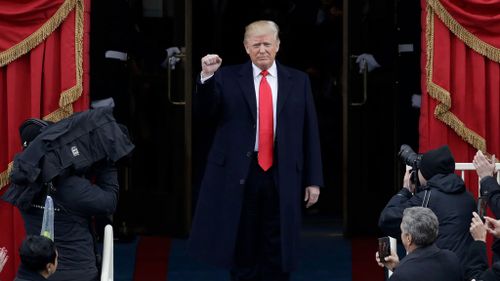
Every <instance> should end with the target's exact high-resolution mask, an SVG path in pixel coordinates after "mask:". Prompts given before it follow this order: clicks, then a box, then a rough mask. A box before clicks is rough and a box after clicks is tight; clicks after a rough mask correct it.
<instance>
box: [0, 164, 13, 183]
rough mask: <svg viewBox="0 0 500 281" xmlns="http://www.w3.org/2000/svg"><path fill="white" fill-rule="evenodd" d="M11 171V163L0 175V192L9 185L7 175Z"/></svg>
mask: <svg viewBox="0 0 500 281" xmlns="http://www.w3.org/2000/svg"><path fill="white" fill-rule="evenodd" d="M10 171H12V162H10V163H9V165H8V166H7V170H5V171H3V172H2V173H0V190H2V188H3V187H4V186H6V185H8V184H9V174H10Z"/></svg>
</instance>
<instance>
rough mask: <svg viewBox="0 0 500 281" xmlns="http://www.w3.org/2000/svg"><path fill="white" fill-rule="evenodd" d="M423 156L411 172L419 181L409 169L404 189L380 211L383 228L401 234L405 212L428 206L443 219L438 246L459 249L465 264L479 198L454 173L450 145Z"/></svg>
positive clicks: (460, 256) (390, 233) (393, 234)
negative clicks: (472, 220) (407, 209)
mask: <svg viewBox="0 0 500 281" xmlns="http://www.w3.org/2000/svg"><path fill="white" fill-rule="evenodd" d="M419 158H420V160H419V161H418V163H417V164H416V165H414V167H416V168H417V170H416V171H415V168H413V169H412V171H411V173H416V174H415V175H417V176H418V182H419V184H415V183H414V182H410V178H411V176H412V175H411V173H410V170H409V169H407V170H406V174H405V177H404V181H403V188H401V190H400V191H399V192H398V193H397V194H396V195H394V196H393V197H392V198H391V199H390V200H389V202H388V203H387V205H386V206H385V208H384V209H383V210H382V212H381V214H380V218H379V227H380V228H381V229H382V231H383V232H385V234H386V235H390V236H393V237H399V236H400V234H401V231H400V229H399V224H400V223H401V219H402V217H403V211H404V210H405V209H406V208H409V207H414V206H423V207H428V208H430V209H431V210H432V211H433V212H434V213H435V214H436V216H437V217H438V219H439V235H438V237H437V240H436V245H437V246H438V247H439V248H440V249H448V250H451V251H453V252H455V254H457V256H458V257H459V259H460V260H461V262H462V263H463V261H464V259H465V253H466V251H467V249H468V247H469V244H470V243H471V242H472V238H471V237H470V235H469V223H470V220H471V218H472V212H474V211H475V210H476V201H475V200H474V197H473V196H472V195H471V194H470V193H469V192H468V191H467V190H466V188H465V183H464V182H463V180H462V179H461V178H460V177H459V176H458V175H456V174H455V173H454V171H455V160H454V159H453V156H452V154H451V152H450V149H449V148H448V146H446V145H445V146H441V147H439V148H437V149H434V150H430V151H428V152H426V153H425V154H423V155H419ZM417 159H418V158H417ZM414 178H415V177H414Z"/></svg>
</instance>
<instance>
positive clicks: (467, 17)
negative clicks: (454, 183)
mask: <svg viewBox="0 0 500 281" xmlns="http://www.w3.org/2000/svg"><path fill="white" fill-rule="evenodd" d="M421 3H422V10H423V11H422V27H423V28H422V89H424V90H423V93H422V108H421V115H420V128H419V131H420V151H421V152H425V151H427V150H429V149H432V148H436V147H437V146H439V145H442V144H446V143H447V144H449V145H450V147H451V150H452V152H453V154H454V156H455V160H456V161H457V162H472V158H473V156H474V154H475V152H476V151H477V150H478V149H480V150H482V151H485V152H488V153H490V154H496V155H500V131H499V130H498V128H499V127H500V64H499V62H500V49H499V48H500V5H498V2H497V1H490V0H467V1H452V0H427V1H426V0H422V1H421ZM472 183H475V182H474V181H472V180H471V184H472Z"/></svg>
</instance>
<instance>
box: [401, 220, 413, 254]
mask: <svg viewBox="0 0 500 281" xmlns="http://www.w3.org/2000/svg"><path fill="white" fill-rule="evenodd" d="M399 229H401V242H402V243H403V246H404V247H405V250H406V252H408V249H409V246H410V236H409V235H410V234H408V233H406V232H404V231H403V228H402V227H401V226H399Z"/></svg>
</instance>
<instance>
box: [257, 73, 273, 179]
mask: <svg viewBox="0 0 500 281" xmlns="http://www.w3.org/2000/svg"><path fill="white" fill-rule="evenodd" d="M261 74H262V79H261V80H260V87H259V158H258V159H259V165H260V167H261V168H262V170H264V171H267V170H268V169H269V168H271V166H272V165H273V140H274V137H273V134H274V126H273V95H272V94H271V87H270V86H269V83H267V79H266V75H267V74H268V72H267V70H264V71H262V72H261Z"/></svg>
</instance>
